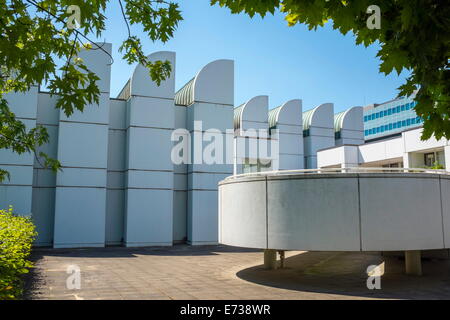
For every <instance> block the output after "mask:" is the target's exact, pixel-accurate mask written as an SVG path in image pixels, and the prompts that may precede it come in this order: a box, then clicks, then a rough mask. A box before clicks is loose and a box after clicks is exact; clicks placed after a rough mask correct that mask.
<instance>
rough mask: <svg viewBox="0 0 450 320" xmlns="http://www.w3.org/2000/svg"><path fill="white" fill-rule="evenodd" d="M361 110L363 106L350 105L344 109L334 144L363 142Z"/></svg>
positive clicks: (358, 143)
mask: <svg viewBox="0 0 450 320" xmlns="http://www.w3.org/2000/svg"><path fill="white" fill-rule="evenodd" d="M363 111H364V110H363V107H352V108H350V109H348V110H346V111H345V113H344V116H343V120H342V128H341V130H340V138H339V139H337V140H336V145H346V144H354V145H360V144H364V122H363V117H364V115H363V113H364V112H363Z"/></svg>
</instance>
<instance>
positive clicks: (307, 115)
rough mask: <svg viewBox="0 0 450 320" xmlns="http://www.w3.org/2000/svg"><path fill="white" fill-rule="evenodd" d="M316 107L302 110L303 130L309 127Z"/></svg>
mask: <svg viewBox="0 0 450 320" xmlns="http://www.w3.org/2000/svg"><path fill="white" fill-rule="evenodd" d="M317 108H318V107H315V108H314V109H311V110H308V111H305V112H303V130H308V129H309V127H311V121H312V117H313V115H314V111H316V109H317Z"/></svg>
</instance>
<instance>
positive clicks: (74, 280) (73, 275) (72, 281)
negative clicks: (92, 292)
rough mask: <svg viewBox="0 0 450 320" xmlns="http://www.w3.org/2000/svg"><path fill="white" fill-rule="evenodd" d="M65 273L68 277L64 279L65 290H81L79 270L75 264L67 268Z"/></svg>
mask: <svg viewBox="0 0 450 320" xmlns="http://www.w3.org/2000/svg"><path fill="white" fill-rule="evenodd" d="M66 273H67V274H69V276H68V277H67V279H66V288H67V289H69V290H80V289H81V269H80V267H79V266H78V265H76V264H71V265H69V266H67V269H66Z"/></svg>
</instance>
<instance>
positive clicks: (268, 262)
mask: <svg viewBox="0 0 450 320" xmlns="http://www.w3.org/2000/svg"><path fill="white" fill-rule="evenodd" d="M264 268H266V269H270V270H275V269H276V268H277V250H274V249H265V250H264Z"/></svg>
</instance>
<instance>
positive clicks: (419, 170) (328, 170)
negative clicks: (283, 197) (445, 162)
mask: <svg viewBox="0 0 450 320" xmlns="http://www.w3.org/2000/svg"><path fill="white" fill-rule="evenodd" d="M321 173H327V174H328V173H329V174H341V173H433V174H445V175H450V172H448V171H446V170H444V169H424V168H383V167H349V168H321V169H296V170H275V171H261V172H249V173H241V174H236V175H232V176H229V177H227V178H225V180H229V179H236V178H242V177H251V176H267V175H271V176H272V175H289V174H321Z"/></svg>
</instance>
